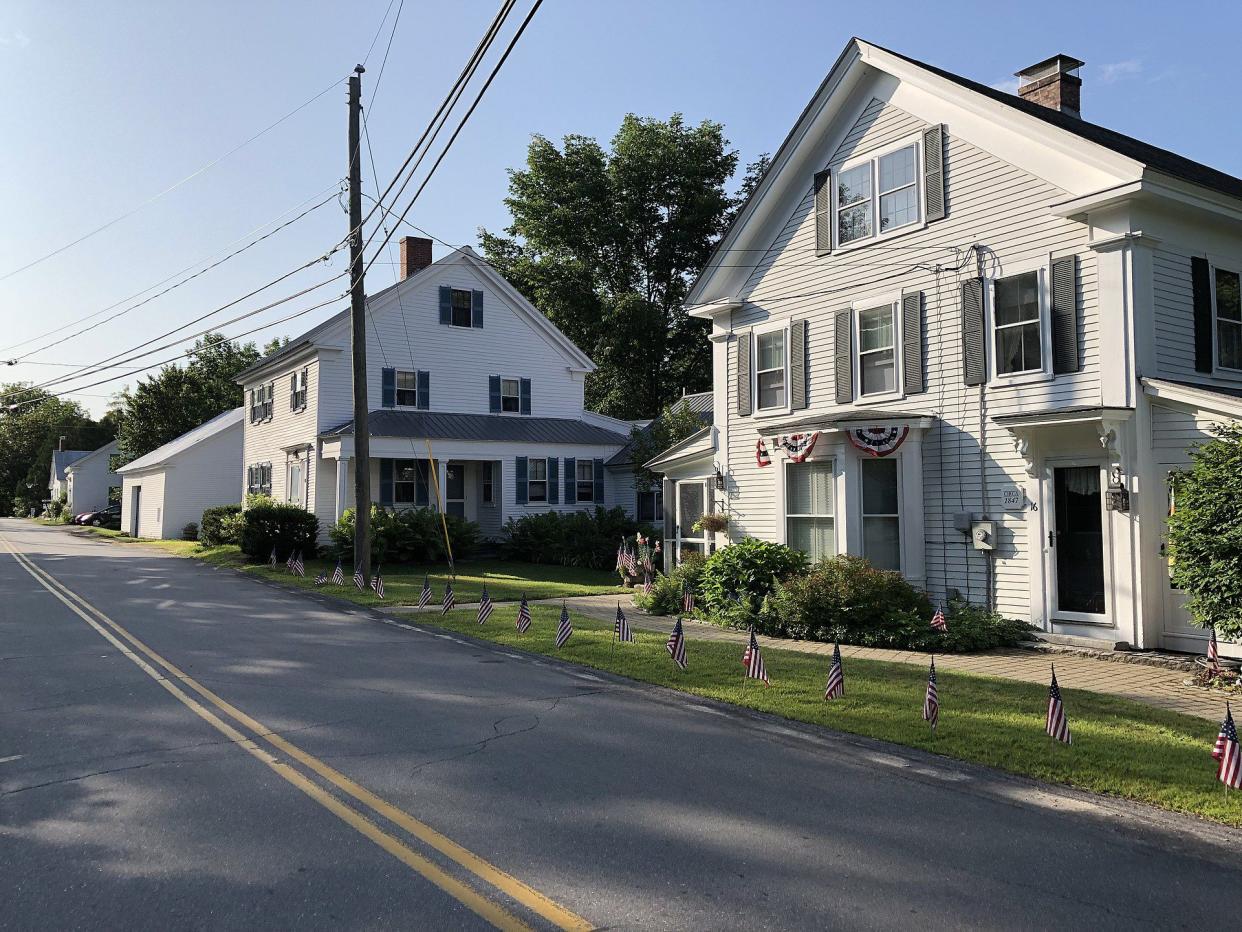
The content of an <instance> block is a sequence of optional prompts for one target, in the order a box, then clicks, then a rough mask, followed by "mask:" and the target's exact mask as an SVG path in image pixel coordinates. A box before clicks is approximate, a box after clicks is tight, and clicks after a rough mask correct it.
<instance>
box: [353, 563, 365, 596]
mask: <svg viewBox="0 0 1242 932" xmlns="http://www.w3.org/2000/svg"><path fill="white" fill-rule="evenodd" d="M354 586H355V587H356V588H357V590H358V591H359V592H366V591H367V580H366V577H365V576H363V575H362V567H358V568H357V569H356V570H354Z"/></svg>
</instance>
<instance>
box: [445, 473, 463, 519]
mask: <svg viewBox="0 0 1242 932" xmlns="http://www.w3.org/2000/svg"><path fill="white" fill-rule="evenodd" d="M444 511H445V514H450V515H457V516H458V517H459V518H464V517H465V516H466V464H465V463H445V465H444Z"/></svg>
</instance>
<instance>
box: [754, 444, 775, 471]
mask: <svg viewBox="0 0 1242 932" xmlns="http://www.w3.org/2000/svg"><path fill="white" fill-rule="evenodd" d="M755 462H756V463H758V464H759V465H760V466H771V465H772V457H771V456H770V455H769V454H768V448H767V447H766V446H765V445H764V443H763V438H762V437H760V438H759V440H758V441H757V442H756V443H755Z"/></svg>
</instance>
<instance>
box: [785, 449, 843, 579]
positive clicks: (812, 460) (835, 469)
mask: <svg viewBox="0 0 1242 932" xmlns="http://www.w3.org/2000/svg"><path fill="white" fill-rule="evenodd" d="M824 463H827V464H829V465H830V466H831V468H832V514H831V515H804V514H798V513H793V512H790V510H789V470H790V468H791V467H793V466H806V465H823V464H824ZM780 476H781V482H780V489H779V490H778V491H779V494H780V510H781V539H780V542H781V543H782V544H785V545H786V546H792V544H790V543H789V519H790V518H827V517H831V518H832V546H833V555H834V556H840V555H841V554H843V553H845V546H844V523H845V522H844V521H842V520H841V518H842V515H841V504H842V502H843V501H844V498H843V497H842V496H843V479H844V474H843V473H842V469H841V458H840V455H839V454H838V453H835V452H834V453H826V454H823V455H818V456H817V455H814V454H812V455H811V456H809V457H807V458H806V459H805V460H803V461H802V462H801V463H795V462H793V461H792V460H785V468H784V469H782V470H781V473H780ZM807 559H810V554H807Z"/></svg>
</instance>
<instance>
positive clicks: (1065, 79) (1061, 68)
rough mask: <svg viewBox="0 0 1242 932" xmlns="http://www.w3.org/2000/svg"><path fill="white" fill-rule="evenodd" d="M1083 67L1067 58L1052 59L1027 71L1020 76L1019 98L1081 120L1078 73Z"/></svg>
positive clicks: (1080, 81) (1073, 59)
mask: <svg viewBox="0 0 1242 932" xmlns="http://www.w3.org/2000/svg"><path fill="white" fill-rule="evenodd" d="M1084 64H1085V62H1080V61H1079V60H1078V59H1077V58H1070V57H1069V56H1068V55H1053V56H1052V57H1051V58H1046V59H1044V60H1043V61H1041V62H1039V63H1037V64H1034V65H1031V67H1029V68H1024V69H1023V70H1021V71H1019V72H1018V73H1017V77H1018V96H1019V97H1021V98H1022V99H1023V100H1029V101H1031V103H1035V104H1039V105H1040V106H1041V107H1047V108H1048V109H1049V110H1059V111H1060V112H1061V113H1066V114H1069V115H1070V116H1073V117H1079V118H1080V119H1081V117H1082V113H1081V109H1082V108H1081V98H1082V78H1080V77H1079V76H1078V69H1079V68H1081V67H1082V66H1083V65H1084Z"/></svg>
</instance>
